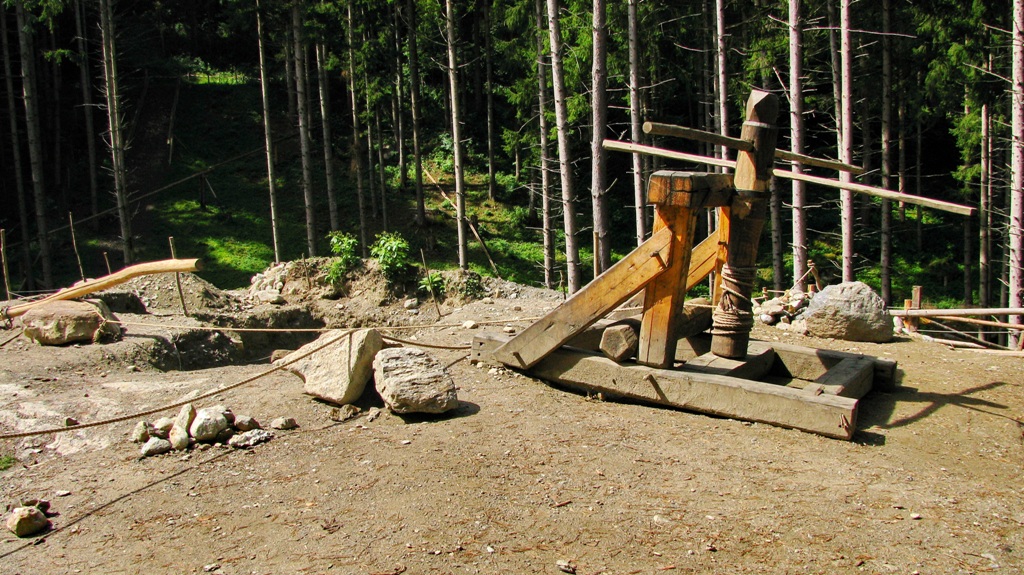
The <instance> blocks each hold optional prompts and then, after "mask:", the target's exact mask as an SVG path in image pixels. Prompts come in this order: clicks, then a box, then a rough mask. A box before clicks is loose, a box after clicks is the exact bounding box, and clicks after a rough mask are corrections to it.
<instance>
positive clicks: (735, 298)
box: [711, 90, 779, 359]
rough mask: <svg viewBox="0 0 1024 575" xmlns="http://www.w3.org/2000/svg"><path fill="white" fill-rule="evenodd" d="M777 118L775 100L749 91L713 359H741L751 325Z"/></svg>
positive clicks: (731, 207) (770, 95) (775, 98)
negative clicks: (745, 148)
mask: <svg viewBox="0 0 1024 575" xmlns="http://www.w3.org/2000/svg"><path fill="white" fill-rule="evenodd" d="M778 113H779V100H778V98H777V97H776V96H775V95H773V94H769V93H767V92H759V91H756V90H755V91H754V92H752V93H751V94H750V98H748V99H747V120H746V121H745V122H743V130H742V131H741V132H740V137H741V138H742V139H744V140H747V141H748V142H751V143H753V144H754V149H753V150H751V151H748V152H739V153H738V154H737V158H736V174H735V176H734V177H733V184H734V185H735V186H736V197H735V198H734V199H733V202H732V205H731V206H730V209H729V214H728V218H729V227H730V229H729V254H728V259H727V261H726V264H725V266H724V267H723V268H722V273H721V278H722V295H721V299H720V300H719V301H718V307H717V308H715V311H714V314H713V318H714V327H713V329H712V335H713V338H712V342H711V351H712V353H714V354H715V355H717V356H719V357H727V358H733V359H741V358H743V357H746V355H747V343H748V342H749V341H750V330H751V328H753V326H754V317H753V314H752V313H751V308H752V307H753V306H752V303H751V301H750V297H751V292H752V291H753V288H754V276H755V273H756V272H757V245H758V242H759V241H760V239H761V229H762V228H763V227H764V219H765V213H766V211H767V205H768V180H769V179H770V178H771V168H772V160H773V158H774V155H775V137H776V127H775V118H776V116H778Z"/></svg>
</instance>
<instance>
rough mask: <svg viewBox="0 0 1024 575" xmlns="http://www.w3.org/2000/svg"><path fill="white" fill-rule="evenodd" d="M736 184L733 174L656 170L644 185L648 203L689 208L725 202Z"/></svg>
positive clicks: (721, 204)
mask: <svg viewBox="0 0 1024 575" xmlns="http://www.w3.org/2000/svg"><path fill="white" fill-rule="evenodd" d="M734 193H735V188H733V185H732V174H709V173H704V172H678V171H674V170H659V171H657V172H654V173H653V174H651V178H650V183H648V185H647V203H648V204H655V205H659V206H680V207H686V208H691V209H698V208H708V207H717V206H727V205H729V202H730V201H731V200H732V196H733V194H734Z"/></svg>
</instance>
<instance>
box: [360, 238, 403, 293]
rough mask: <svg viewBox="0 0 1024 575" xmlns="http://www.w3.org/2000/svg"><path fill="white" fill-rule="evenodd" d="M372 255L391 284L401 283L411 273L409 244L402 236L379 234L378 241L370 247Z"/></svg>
mask: <svg viewBox="0 0 1024 575" xmlns="http://www.w3.org/2000/svg"><path fill="white" fill-rule="evenodd" d="M370 254H371V255H373V257H375V258H377V263H378V264H379V265H380V271H381V273H383V274H384V277H385V278H387V280H388V281H389V282H391V283H396V282H398V281H400V280H401V279H403V277H404V276H405V274H406V273H407V272H408V271H409V242H408V241H407V240H406V239H405V238H403V237H402V236H401V234H398V233H395V232H383V233H381V234H378V235H377V241H375V242H374V243H373V245H372V246H370Z"/></svg>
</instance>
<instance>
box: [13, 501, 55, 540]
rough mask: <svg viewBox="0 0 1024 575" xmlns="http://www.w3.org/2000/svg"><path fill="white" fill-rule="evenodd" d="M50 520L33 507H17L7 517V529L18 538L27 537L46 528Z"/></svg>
mask: <svg viewBox="0 0 1024 575" xmlns="http://www.w3.org/2000/svg"><path fill="white" fill-rule="evenodd" d="M49 525H50V520H49V519H47V518H46V515H45V514H44V513H43V512H42V511H40V510H39V509H37V508H35V507H17V508H15V509H14V511H13V512H12V513H11V514H10V515H9V516H8V517H7V529H9V530H10V531H11V532H12V533H14V534H15V535H17V536H18V537H29V536H31V535H35V534H36V533H39V532H41V531H43V530H44V529H46V528H47V526H49Z"/></svg>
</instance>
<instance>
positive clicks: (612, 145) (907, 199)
mask: <svg viewBox="0 0 1024 575" xmlns="http://www.w3.org/2000/svg"><path fill="white" fill-rule="evenodd" d="M602 145H603V146H604V149H606V150H611V151H614V152H629V153H638V154H647V155H650V156H658V157H660V158H669V159H672V160H681V161H684V162H693V163H696V164H704V165H707V166H720V167H723V168H735V167H736V162H733V161H731V160H721V159H718V158H709V157H707V156H700V155H697V154H687V153H685V152H677V151H674V150H666V149H664V148H656V147H654V146H645V145H643V144H633V143H630V142H620V141H617V140H605V141H604V143H603V144H602ZM772 175H774V176H776V177H779V178H786V179H789V180H799V181H801V182H807V183H811V184H817V185H820V186H826V187H829V188H838V189H842V190H850V191H851V192H857V193H860V194H867V195H869V196H875V197H878V198H885V199H888V200H892V201H894V202H904V203H907V204H913V205H917V206H924V207H926V208H931V209H933V210H939V211H943V212H950V213H953V214H959V215H961V216H967V217H973V216H974V215H975V214H976V213H977V211H978V210H977V208H972V207H970V206H964V205H961V204H954V203H952V202H945V201H942V200H936V199H933V198H925V197H923V196H915V195H912V194H902V193H900V192H894V191H892V190H886V189H885V188H876V187H874V186H866V185H864V184H858V183H855V182H840V181H838V180H832V179H829V178H822V177H818V176H812V175H810V174H799V173H797V172H794V171H791V170H781V169H779V168H775V169H773V170H772Z"/></svg>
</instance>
